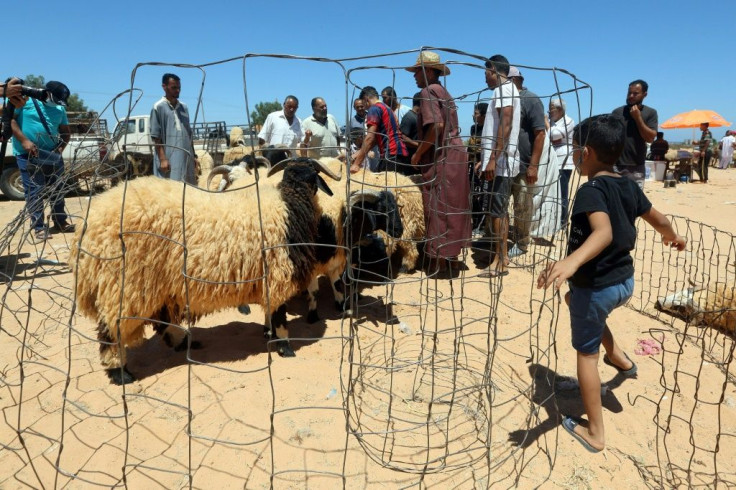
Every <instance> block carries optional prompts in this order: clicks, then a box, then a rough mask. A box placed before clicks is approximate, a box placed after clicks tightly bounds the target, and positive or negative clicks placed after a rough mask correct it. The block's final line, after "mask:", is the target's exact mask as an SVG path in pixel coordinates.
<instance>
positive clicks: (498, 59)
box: [486, 54, 510, 76]
mask: <svg viewBox="0 0 736 490" xmlns="http://www.w3.org/2000/svg"><path fill="white" fill-rule="evenodd" d="M509 66H510V65H509V60H508V59H507V58H506V57H505V56H504V55H502V54H494V55H493V56H491V57H490V58H488V61H486V68H493V69H494V70H496V71H497V72H498V73H500V74H501V75H503V76H508V74H509Z"/></svg>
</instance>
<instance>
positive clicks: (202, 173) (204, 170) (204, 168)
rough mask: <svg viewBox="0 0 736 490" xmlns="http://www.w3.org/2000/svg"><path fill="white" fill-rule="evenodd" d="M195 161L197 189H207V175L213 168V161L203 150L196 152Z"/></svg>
mask: <svg viewBox="0 0 736 490" xmlns="http://www.w3.org/2000/svg"><path fill="white" fill-rule="evenodd" d="M196 154H197V160H198V161H199V174H198V176H197V187H200V188H202V189H207V188H208V187H206V186H207V175H209V173H210V171H211V170H212V169H213V168H215V160H214V159H213V158H212V155H210V154H209V153H208V152H207V151H205V150H196Z"/></svg>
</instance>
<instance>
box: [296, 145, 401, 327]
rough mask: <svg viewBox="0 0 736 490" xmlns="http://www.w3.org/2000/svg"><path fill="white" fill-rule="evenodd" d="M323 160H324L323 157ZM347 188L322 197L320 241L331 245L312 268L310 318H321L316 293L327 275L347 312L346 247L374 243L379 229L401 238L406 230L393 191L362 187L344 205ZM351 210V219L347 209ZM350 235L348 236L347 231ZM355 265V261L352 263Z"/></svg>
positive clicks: (340, 306) (341, 308) (339, 305)
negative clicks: (343, 278)
mask: <svg viewBox="0 0 736 490" xmlns="http://www.w3.org/2000/svg"><path fill="white" fill-rule="evenodd" d="M320 160H321V161H323V160H325V158H324V157H323V158H322V159H320ZM346 191H347V190H346V189H344V188H342V189H341V188H339V187H338V188H336V190H335V193H334V195H332V196H322V195H320V196H319V203H320V206H321V207H322V213H323V214H322V217H321V218H320V221H319V224H318V234H319V237H320V244H328V245H332V246H331V247H320V248H321V250H318V251H317V254H318V259H317V261H316V263H315V267H314V269H313V270H312V280H311V281H310V283H309V287H308V288H307V293H308V297H309V308H308V309H309V311H308V314H307V321H308V322H309V323H314V322H316V321H318V320H319V315H318V313H317V300H316V293H317V291H318V290H319V277H320V276H322V275H325V276H327V277H328V278H329V280H330V285H331V286H332V292H333V294H334V298H335V306H336V308H337V309H338V311H345V308H346V307H347V301H346V299H345V296H344V294H343V290H344V288H345V286H344V284H343V281H342V275H343V273H344V272H345V269H346V267H347V266H348V261H347V257H348V255H347V247H353V248H354V251H356V252H357V247H359V246H361V245H364V246H371V245H372V244H373V242H372V241H370V240H368V239H367V238H366V237H370V236H372V235H373V233H375V232H376V231H377V230H382V231H383V232H384V233H385V234H386V235H387V236H390V237H395V238H398V237H400V236H401V235H402V233H403V224H402V221H401V215H400V213H399V207H398V204H397V201H396V197H395V196H394V194H393V193H391V192H390V191H385V190H378V189H361V190H360V191H352V192H351V198H350V201H349V204H348V206H346V205H345V193H346ZM348 208H349V209H350V222H349V223H348V221H347V211H348ZM348 231H350V238H349V239H347V238H346V237H347V232H348ZM351 265H352V264H351Z"/></svg>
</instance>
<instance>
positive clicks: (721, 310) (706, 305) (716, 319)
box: [654, 283, 736, 334]
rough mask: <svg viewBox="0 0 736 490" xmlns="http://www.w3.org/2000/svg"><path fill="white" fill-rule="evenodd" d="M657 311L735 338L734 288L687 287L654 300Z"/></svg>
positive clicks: (719, 285) (718, 285)
mask: <svg viewBox="0 0 736 490" xmlns="http://www.w3.org/2000/svg"><path fill="white" fill-rule="evenodd" d="M654 307H655V308H656V309H657V310H659V311H664V312H666V313H669V314H671V315H673V316H676V317H678V318H682V319H683V320H685V321H688V322H690V323H692V324H694V325H702V326H708V327H713V328H716V329H720V330H722V331H724V332H728V333H730V334H736V286H734V285H729V284H725V283H717V284H716V285H715V287H714V288H713V289H710V288H707V289H696V288H695V287H690V288H687V289H685V290H684V291H680V292H678V293H675V294H671V295H668V296H665V297H664V298H660V299H658V300H657V302H656V304H655V306H654Z"/></svg>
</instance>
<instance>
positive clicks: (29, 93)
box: [0, 77, 70, 140]
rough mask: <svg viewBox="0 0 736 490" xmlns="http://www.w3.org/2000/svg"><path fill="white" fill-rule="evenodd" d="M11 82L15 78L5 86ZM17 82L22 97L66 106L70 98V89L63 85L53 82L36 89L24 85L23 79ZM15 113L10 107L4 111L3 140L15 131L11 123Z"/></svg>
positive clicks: (7, 81)
mask: <svg viewBox="0 0 736 490" xmlns="http://www.w3.org/2000/svg"><path fill="white" fill-rule="evenodd" d="M11 80H13V77H10V78H8V79H7V80H5V83H4V84H3V85H4V86H6V87H7V85H8V83H9V82H10V81H11ZM17 80H18V82H16V83H20V85H21V87H20V93H21V95H23V96H26V97H30V98H32V99H36V100H40V101H41V102H46V101H50V102H53V103H54V104H58V105H63V106H66V101H67V99H68V98H69V95H70V92H69V88H67V86H66V85H64V84H63V83H61V82H53V81H52V82H48V83H47V84H46V87H44V88H35V87H27V86H25V85H23V79H21V78H18V79H17ZM5 105H6V106H8V105H9V104H7V102H6V104H5ZM13 112H14V110H13V109H12V108H11V107H8V108H7V109H6V110H4V111H3V117H2V121H0V125H1V126H2V131H1V132H0V134H2V138H3V140H8V139H9V138H10V137H11V136H12V134H13V130H12V128H11V126H10V122H11V121H12V120H13Z"/></svg>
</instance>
